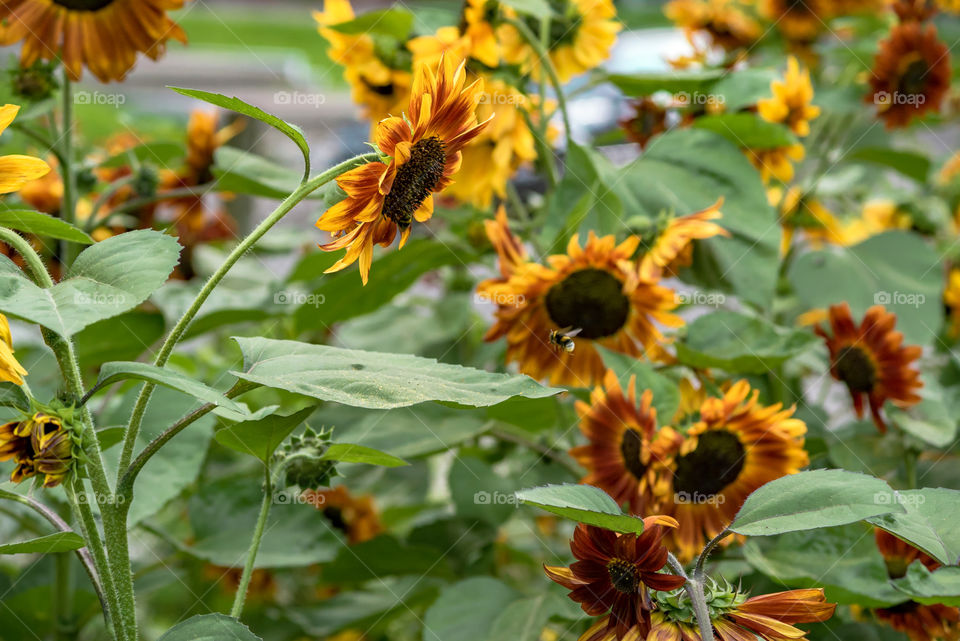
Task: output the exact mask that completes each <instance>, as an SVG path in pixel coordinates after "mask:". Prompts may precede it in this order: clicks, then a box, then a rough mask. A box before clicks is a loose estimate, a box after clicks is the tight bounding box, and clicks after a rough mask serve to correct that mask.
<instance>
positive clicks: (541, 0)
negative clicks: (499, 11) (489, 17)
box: [501, 0, 555, 19]
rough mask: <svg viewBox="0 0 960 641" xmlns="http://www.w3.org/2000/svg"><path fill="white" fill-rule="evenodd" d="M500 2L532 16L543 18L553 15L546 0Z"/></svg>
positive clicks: (503, 0) (506, 0)
mask: <svg viewBox="0 0 960 641" xmlns="http://www.w3.org/2000/svg"><path fill="white" fill-rule="evenodd" d="M501 4H503V5H504V6H507V7H510V8H511V9H515V10H516V11H517V12H519V13H525V14H527V15H528V16H533V17H534V18H540V19H543V18H549V17H551V16H553V15H555V14H554V12H553V9H551V8H550V4H549V3H548V2H547V0H502V1H501Z"/></svg>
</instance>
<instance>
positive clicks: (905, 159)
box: [844, 147, 931, 184]
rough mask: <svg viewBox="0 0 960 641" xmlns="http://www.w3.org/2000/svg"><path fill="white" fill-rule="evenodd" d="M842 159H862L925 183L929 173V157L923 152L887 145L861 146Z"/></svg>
mask: <svg viewBox="0 0 960 641" xmlns="http://www.w3.org/2000/svg"><path fill="white" fill-rule="evenodd" d="M844 160H848V161H850V160H852V161H862V162H867V163H871V164H874V165H879V166H881V167H887V168H889V169H893V170H895V171H898V172H900V173H901V174H903V175H904V176H906V177H907V178H911V179H913V180H916V181H917V182H919V183H923V184H926V182H927V176H929V175H930V165H931V164H930V159H929V158H927V157H926V156H925V155H924V154H920V153H916V152H912V151H900V150H899V149H891V148H889V147H861V148H860V149H857V150H855V151H853V152H851V153H850V154H848V155H847V157H846V158H845V159H844Z"/></svg>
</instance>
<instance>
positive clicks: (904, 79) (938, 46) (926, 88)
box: [864, 22, 950, 129]
mask: <svg viewBox="0 0 960 641" xmlns="http://www.w3.org/2000/svg"><path fill="white" fill-rule="evenodd" d="M949 53H950V52H949V51H948V49H947V46H946V45H945V44H944V43H943V42H941V41H940V40H939V38H938V37H937V28H936V27H935V26H934V25H932V24H922V23H919V22H906V23H903V24H898V25H896V26H894V27H893V29H892V30H891V31H890V35H889V37H888V38H887V39H886V40H883V41H881V42H880V49H879V50H878V51H877V55H876V58H874V63H873V69H872V70H871V75H870V92H869V93H868V94H867V96H866V97H865V98H864V99H865V101H866V102H867V103H871V104H873V105H876V108H877V116H878V117H879V118H881V119H883V121H884V123H885V125H886V127H887V129H895V128H897V127H905V126H907V125H908V124H909V123H910V121H911V120H912V119H913V118H915V117H916V118H919V117H920V116H923V115H924V114H926V113H928V112H938V111H939V110H940V103H941V102H942V101H943V98H944V96H946V95H947V92H948V91H949V89H950V55H949Z"/></svg>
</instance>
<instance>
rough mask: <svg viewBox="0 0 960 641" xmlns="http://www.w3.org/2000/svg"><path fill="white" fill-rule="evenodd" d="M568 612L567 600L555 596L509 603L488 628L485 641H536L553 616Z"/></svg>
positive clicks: (547, 595) (542, 596)
mask: <svg viewBox="0 0 960 641" xmlns="http://www.w3.org/2000/svg"><path fill="white" fill-rule="evenodd" d="M568 611H569V606H568V605H567V600H566V599H564V598H562V597H560V596H558V595H556V594H552V593H551V594H541V595H539V596H535V597H529V598H526V599H520V600H519V601H516V602H514V603H511V604H510V605H509V606H507V608H506V609H505V610H504V611H503V612H501V613H500V615H499V616H497V618H496V619H494V621H493V625H492V626H491V627H490V634H489V635H488V636H487V641H503V639H538V638H542V637H541V633H542V632H543V629H544V628H545V627H546V625H547V623H548V622H549V621H550V619H551V618H552V617H554V616H559V615H562V614H564V613H566V612H568Z"/></svg>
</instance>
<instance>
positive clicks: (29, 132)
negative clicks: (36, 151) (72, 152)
mask: <svg viewBox="0 0 960 641" xmlns="http://www.w3.org/2000/svg"><path fill="white" fill-rule="evenodd" d="M10 128H11V129H13V130H14V131H18V132H20V133H22V134H23V135H25V136H27V137H28V138H32V139H33V140H35V141H36V142H38V143H40V146H41V147H43V148H44V149H47V150H49V151H50V153H52V154H53V155H54V157H55V158H56V159H57V162H59V163H60V164H63V163H64V161H65V160H66V158H64V157H63V154H61V153H60V150H59V149H57V147H56V145H55V144H54V143H53V141H52V140H50V139H49V138H47V137H46V136H44V135H43V134H41V133H40V132H38V131H34V130H33V129H31V128H30V127H24V126H22V125H18V124H17V123H13V124H11V125H10Z"/></svg>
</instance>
